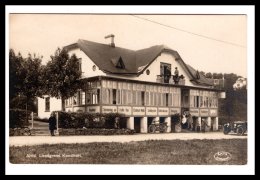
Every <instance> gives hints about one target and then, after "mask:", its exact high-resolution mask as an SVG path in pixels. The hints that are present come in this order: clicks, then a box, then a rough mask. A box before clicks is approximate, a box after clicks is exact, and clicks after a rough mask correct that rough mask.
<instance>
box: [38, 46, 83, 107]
mask: <svg viewBox="0 0 260 180" xmlns="http://www.w3.org/2000/svg"><path fill="white" fill-rule="evenodd" d="M79 63H80V62H79V59H78V58H77V57H76V55H75V54H73V55H72V56H71V57H70V56H69V54H68V52H67V51H66V50H64V49H62V50H61V49H60V48H58V49H57V50H56V51H55V54H54V56H51V60H50V61H49V62H48V63H47V65H46V66H45V67H44V70H43V81H44V85H45V88H44V89H45V92H46V94H48V95H50V96H51V97H56V98H60V99H61V100H62V110H64V100H65V99H66V98H69V97H71V96H73V95H74V94H75V93H76V92H77V91H78V89H80V88H81V81H80V77H81V70H80V69H79Z"/></svg>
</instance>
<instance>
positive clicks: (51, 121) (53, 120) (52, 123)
mask: <svg viewBox="0 0 260 180" xmlns="http://www.w3.org/2000/svg"><path fill="white" fill-rule="evenodd" d="M55 129H56V118H55V112H52V113H51V116H50V118H49V130H50V133H51V136H54V130H55Z"/></svg>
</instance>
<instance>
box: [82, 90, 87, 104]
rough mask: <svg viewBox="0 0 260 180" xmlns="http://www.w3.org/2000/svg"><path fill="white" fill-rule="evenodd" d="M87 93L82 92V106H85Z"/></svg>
mask: <svg viewBox="0 0 260 180" xmlns="http://www.w3.org/2000/svg"><path fill="white" fill-rule="evenodd" d="M85 98H86V97H85V92H84V91H81V105H85Z"/></svg>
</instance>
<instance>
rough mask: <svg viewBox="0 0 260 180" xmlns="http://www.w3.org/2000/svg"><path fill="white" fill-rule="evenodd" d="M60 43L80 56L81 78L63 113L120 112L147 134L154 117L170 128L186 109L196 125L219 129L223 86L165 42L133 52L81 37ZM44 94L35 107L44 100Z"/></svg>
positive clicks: (169, 129) (66, 101)
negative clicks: (173, 117) (198, 69)
mask: <svg viewBox="0 0 260 180" xmlns="http://www.w3.org/2000/svg"><path fill="white" fill-rule="evenodd" d="M112 39H113V37H112ZM64 48H65V49H66V50H68V52H69V54H70V55H72V54H76V56H77V57H78V58H80V68H81V71H82V81H83V82H84V86H83V87H82V89H80V90H79V91H78V92H77V93H76V94H75V95H74V96H73V97H71V98H68V99H66V100H65V109H66V111H67V112H88V113H99V112H100V113H110V112H118V113H122V114H125V116H126V117H127V127H128V128H130V129H135V130H136V132H141V133H147V129H148V126H149V124H151V122H152V121H153V120H158V121H160V122H164V121H165V122H167V123H168V126H169V127H171V124H172V119H171V116H172V115H174V114H183V113H184V112H186V113H187V112H189V113H190V114H191V115H192V117H193V122H194V123H193V124H196V126H199V127H201V125H202V122H204V123H206V124H207V127H209V128H208V129H209V130H213V131H214V130H218V98H220V97H224V96H223V95H224V91H222V90H220V89H219V88H215V86H214V82H213V80H212V79H207V78H206V77H205V76H204V75H203V74H201V73H199V72H198V71H196V70H195V69H194V68H193V67H191V66H190V65H188V64H186V63H185V62H184V61H183V59H182V58H181V56H180V55H179V53H178V52H177V51H175V50H173V49H170V48H168V47H166V46H164V45H156V46H152V47H149V48H146V49H141V50H137V51H134V50H130V49H125V48H121V47H116V46H115V44H114V42H113V41H112V43H111V44H110V45H106V44H100V43H96V42H91V41H87V40H82V39H80V40H78V41H77V42H76V43H73V44H70V45H68V46H65V47H64ZM198 63H199V62H198ZM47 98H48V97H45V99H43V101H45V103H39V106H40V105H42V104H43V105H44V104H45V105H46V101H48V99H47ZM51 99H52V98H51ZM47 104H48V103H47ZM60 107H61V106H60ZM39 110H43V109H42V108H39ZM45 110H46V108H45ZM49 110H50V111H51V110H52V109H51V105H50V108H49ZM56 110H59V109H56ZM40 114H41V113H40V112H39V115H40ZM168 132H171V128H168Z"/></svg>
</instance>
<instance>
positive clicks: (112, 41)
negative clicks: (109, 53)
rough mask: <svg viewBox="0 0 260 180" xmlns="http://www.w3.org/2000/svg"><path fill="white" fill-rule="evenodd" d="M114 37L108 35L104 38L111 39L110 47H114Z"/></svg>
mask: <svg viewBox="0 0 260 180" xmlns="http://www.w3.org/2000/svg"><path fill="white" fill-rule="evenodd" d="M114 37H115V35H114V34H110V35H107V36H105V39H107V38H111V44H110V46H111V47H115V43H114Z"/></svg>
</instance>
